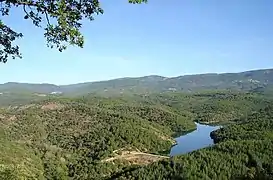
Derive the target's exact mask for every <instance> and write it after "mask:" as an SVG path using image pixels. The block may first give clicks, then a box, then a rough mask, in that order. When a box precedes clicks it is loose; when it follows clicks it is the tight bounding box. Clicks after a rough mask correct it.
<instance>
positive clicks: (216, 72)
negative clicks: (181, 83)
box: [0, 67, 273, 86]
mask: <svg viewBox="0 0 273 180" xmlns="http://www.w3.org/2000/svg"><path fill="white" fill-rule="evenodd" d="M271 69H272V70H273V67H271V68H262V69H249V70H245V71H238V72H207V73H197V74H182V75H178V76H162V75H160V74H150V75H144V76H135V77H133V76H131V77H129V76H127V77H126V76H125V77H117V78H111V79H103V80H97V81H96V80H95V81H84V82H76V83H71V84H54V83H50V82H24V81H21V82H19V81H9V82H4V83H0V84H6V83H26V84H52V85H57V86H65V85H73V84H84V83H95V82H102V81H111V80H117V79H124V78H141V77H149V76H161V77H165V78H175V77H180V76H191V75H202V74H228V73H235V74H236V73H242V72H248V71H257V70H271Z"/></svg>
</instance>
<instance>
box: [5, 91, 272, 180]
mask: <svg viewBox="0 0 273 180" xmlns="http://www.w3.org/2000/svg"><path fill="white" fill-rule="evenodd" d="M272 102H273V100H272V99H270V98H268V96H264V95H263V94H259V93H255V92H252V93H245V92H233V91H207V92H199V93H192V94H190V93H176V92H172V93H171V92H168V93H160V94H149V95H130V96H127V95H124V96H123V95H120V96H114V97H101V96H95V95H92V94H89V95H86V96H83V97H75V98H65V97H52V98H47V99H37V100H32V101H29V100H28V101H27V102H26V103H21V104H17V105H11V106H2V107H1V109H0V124H1V126H0V141H1V143H0V157H1V158H0V178H1V179H4V180H5V179H7V180H9V179H63V180H64V179H259V178H260V179H272V178H273V164H272V163H273V162H272V160H273V153H272V152H273V151H272V150H273V142H272V139H273V128H272V127H273V121H272V116H273V113H272V111H273V104H272ZM194 122H200V123H205V124H222V125H223V128H221V129H219V130H216V131H214V132H212V133H211V137H212V138H213V140H214V141H215V143H216V145H214V146H212V147H209V148H204V149H200V150H197V151H194V152H191V153H188V154H185V155H180V156H175V157H172V158H170V157H169V156H168V154H169V150H170V148H171V147H172V146H173V145H174V144H175V139H174V138H175V137H177V136H178V135H180V134H185V133H187V132H189V131H192V130H194V129H195V128H196V125H195V123H194ZM127 152H129V153H127ZM126 153H127V154H126ZM128 154H129V155H128ZM134 154H137V155H141V156H139V157H140V158H138V159H132V158H131V159H130V158H128V157H129V156H130V157H132V156H133V155H134ZM121 157H122V158H121ZM124 157H127V158H124ZM110 160H111V161H110Z"/></svg>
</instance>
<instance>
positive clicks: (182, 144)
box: [170, 123, 221, 156]
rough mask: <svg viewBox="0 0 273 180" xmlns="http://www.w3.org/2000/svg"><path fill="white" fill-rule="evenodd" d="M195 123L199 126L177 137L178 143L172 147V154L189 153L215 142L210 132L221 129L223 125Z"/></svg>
mask: <svg viewBox="0 0 273 180" xmlns="http://www.w3.org/2000/svg"><path fill="white" fill-rule="evenodd" d="M195 124H196V126H197V129H196V130H195V131H192V132H190V133H188V134H185V135H182V136H179V137H178V138H175V140H176V142H177V144H176V145H175V146H173V147H172V148H171V151H170V156H176V155H181V154H185V153H189V152H191V151H194V150H197V149H201V148H205V147H208V146H210V145H213V144H214V143H213V140H212V139H211V138H210V132H212V131H214V130H217V129H219V128H220V127H221V126H210V125H204V124H199V123H195Z"/></svg>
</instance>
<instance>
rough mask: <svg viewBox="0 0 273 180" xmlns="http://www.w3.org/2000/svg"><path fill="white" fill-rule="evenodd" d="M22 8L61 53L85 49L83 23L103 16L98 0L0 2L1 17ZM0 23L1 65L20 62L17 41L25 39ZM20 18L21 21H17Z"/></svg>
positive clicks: (134, 1) (132, 0) (135, 0)
mask: <svg viewBox="0 0 273 180" xmlns="http://www.w3.org/2000/svg"><path fill="white" fill-rule="evenodd" d="M146 2H147V0H129V3H132V4H140V3H146ZM14 7H15V8H22V10H23V12H24V17H23V18H24V19H28V20H31V21H32V23H33V25H34V26H37V27H41V28H44V30H45V32H44V37H45V38H46V40H47V46H48V47H50V48H57V49H58V50H59V51H60V52H62V51H63V50H65V49H66V47H67V46H68V45H76V46H79V47H83V45H84V37H83V35H82V33H81V32H80V29H81V27H82V22H81V21H82V20H83V19H88V20H90V21H92V20H94V15H99V14H103V9H102V8H101V6H100V2H99V0H35V1H34V0H0V12H1V16H2V18H3V16H8V15H9V14H10V10H11V8H14ZM2 18H1V19H0V62H4V63H5V62H7V60H8V58H9V57H11V58H13V59H14V58H16V57H19V58H21V57H22V56H21V53H20V51H19V46H18V45H16V43H14V42H15V40H16V39H18V38H21V37H23V34H22V33H20V32H16V31H15V30H14V29H12V27H9V26H8V25H6V24H5V22H4V21H3V20H2ZM20 18H21V17H18V20H19V19H20Z"/></svg>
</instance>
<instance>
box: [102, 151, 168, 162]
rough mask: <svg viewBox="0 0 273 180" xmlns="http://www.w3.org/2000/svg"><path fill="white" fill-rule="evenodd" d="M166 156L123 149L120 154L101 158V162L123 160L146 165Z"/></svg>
mask: <svg viewBox="0 0 273 180" xmlns="http://www.w3.org/2000/svg"><path fill="white" fill-rule="evenodd" d="M167 158H169V157H168V156H160V155H155V154H149V153H143V152H137V151H124V152H122V154H121V155H115V156H114V157H111V158H107V159H104V160H102V162H113V161H114V160H125V161H127V162H129V163H130V164H138V165H147V164H150V163H153V162H156V161H159V160H162V159H167Z"/></svg>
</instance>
